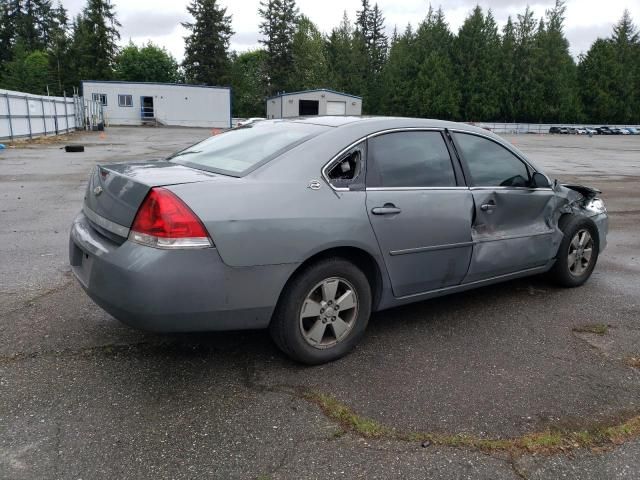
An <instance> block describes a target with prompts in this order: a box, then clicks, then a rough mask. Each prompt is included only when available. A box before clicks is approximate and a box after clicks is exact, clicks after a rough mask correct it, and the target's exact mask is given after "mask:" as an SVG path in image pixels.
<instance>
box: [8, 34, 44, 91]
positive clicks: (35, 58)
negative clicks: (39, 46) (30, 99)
mask: <svg viewBox="0 0 640 480" xmlns="http://www.w3.org/2000/svg"><path fill="white" fill-rule="evenodd" d="M48 67H49V58H48V57H47V53H46V52H45V51H43V50H34V51H31V52H29V51H28V50H27V49H26V47H25V45H24V44H23V43H22V41H20V40H19V41H18V43H17V44H16V45H15V46H14V58H13V60H11V61H10V62H7V64H6V65H5V68H4V74H3V76H2V88H6V89H9V90H16V91H19V92H28V93H34V94H37V95H46V94H47V84H48V83H49V80H50V79H49V68H48Z"/></svg>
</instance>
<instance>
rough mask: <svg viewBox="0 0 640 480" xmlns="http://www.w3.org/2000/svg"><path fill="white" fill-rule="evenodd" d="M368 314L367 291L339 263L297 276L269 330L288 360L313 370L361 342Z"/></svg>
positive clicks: (355, 271) (351, 268)
mask: <svg viewBox="0 0 640 480" xmlns="http://www.w3.org/2000/svg"><path fill="white" fill-rule="evenodd" d="M370 315H371V286H370V285H369V282H368V280H367V277H366V276H365V275H364V273H363V272H362V271H361V270H360V269H359V268H358V267H356V266H355V265H354V264H352V263H351V262H349V261H347V260H345V259H342V258H329V259H326V260H322V261H319V262H318V263H314V264H312V265H310V266H308V267H306V268H305V269H304V270H302V271H301V272H299V273H297V274H296V275H295V277H293V278H292V279H291V280H290V281H289V284H288V285H287V287H286V289H285V291H284V292H283V294H282V296H281V298H280V301H279V302H278V306H277V307H276V311H275V313H274V317H273V320H272V321H271V325H270V327H269V330H270V333H271V337H272V338H273V340H274V342H275V343H276V345H278V347H279V348H280V349H281V350H282V351H283V352H284V353H286V354H287V355H288V356H289V357H291V358H292V359H293V360H296V361H298V362H301V363H305V364H307V365H318V364H321V363H326V362H330V361H333V360H336V359H338V358H340V357H343V356H344V355H346V354H347V353H349V352H350V351H351V350H352V349H353V347H355V346H356V344H357V343H358V342H359V341H360V340H361V339H362V336H363V335H364V331H365V329H366V328H367V324H368V323H369V316H370Z"/></svg>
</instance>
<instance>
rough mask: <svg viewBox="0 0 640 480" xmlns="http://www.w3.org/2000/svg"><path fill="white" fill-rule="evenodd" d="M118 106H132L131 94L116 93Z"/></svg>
mask: <svg viewBox="0 0 640 480" xmlns="http://www.w3.org/2000/svg"><path fill="white" fill-rule="evenodd" d="M118 106H119V107H133V96H131V95H118Z"/></svg>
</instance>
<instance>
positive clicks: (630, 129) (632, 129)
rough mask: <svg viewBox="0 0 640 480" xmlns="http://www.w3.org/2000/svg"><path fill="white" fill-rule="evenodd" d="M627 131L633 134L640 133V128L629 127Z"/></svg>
mask: <svg viewBox="0 0 640 480" xmlns="http://www.w3.org/2000/svg"><path fill="white" fill-rule="evenodd" d="M627 131H628V132H629V134H631V135H640V130H638V129H637V128H635V127H627Z"/></svg>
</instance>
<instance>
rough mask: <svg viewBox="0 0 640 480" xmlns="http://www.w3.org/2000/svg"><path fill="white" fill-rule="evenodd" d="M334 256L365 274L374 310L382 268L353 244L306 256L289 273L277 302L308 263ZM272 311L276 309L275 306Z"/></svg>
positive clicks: (378, 293)
mask: <svg viewBox="0 0 640 480" xmlns="http://www.w3.org/2000/svg"><path fill="white" fill-rule="evenodd" d="M336 257H338V258H342V259H345V260H347V261H349V262H352V263H353V264H354V265H356V266H357V267H358V268H359V269H360V270H362V272H363V273H364V274H365V276H366V277H367V280H368V281H369V285H370V286H371V296H372V302H371V311H376V308H377V306H378V305H379V304H380V300H381V299H382V291H383V288H384V280H383V277H382V275H383V270H382V268H381V266H380V264H379V263H378V261H377V260H376V259H375V257H374V256H373V255H372V254H371V253H369V252H367V251H366V250H364V249H362V248H359V247H353V246H340V247H331V248H327V249H325V250H321V251H319V252H316V253H314V254H313V255H311V256H310V257H309V258H307V259H306V260H305V261H304V262H302V263H301V264H300V265H298V267H297V268H296V269H295V270H294V271H293V272H291V274H290V275H289V278H288V279H287V281H286V282H285V284H284V286H283V287H282V290H281V291H280V295H279V296H278V304H279V303H280V301H281V300H282V297H283V295H284V292H285V291H286V290H287V288H288V287H289V285H290V284H291V282H292V281H294V280H295V278H296V277H297V276H298V274H299V273H300V272H302V271H303V270H304V269H306V268H307V267H309V265H313V264H314V263H317V262H320V261H322V260H325V259H328V258H336ZM274 311H277V307H276V309H275V310H274Z"/></svg>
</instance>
